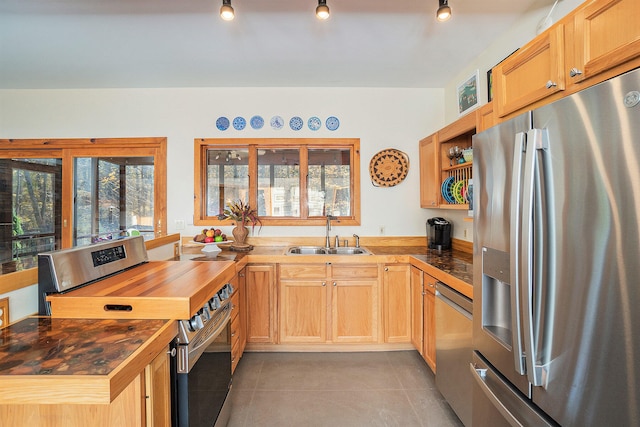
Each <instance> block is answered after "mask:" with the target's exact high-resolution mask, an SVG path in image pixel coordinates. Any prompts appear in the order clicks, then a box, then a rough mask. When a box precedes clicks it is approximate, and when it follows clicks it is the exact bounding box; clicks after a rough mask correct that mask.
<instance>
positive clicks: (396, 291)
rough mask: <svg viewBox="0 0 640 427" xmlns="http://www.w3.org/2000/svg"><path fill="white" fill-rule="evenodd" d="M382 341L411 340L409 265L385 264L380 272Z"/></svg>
mask: <svg viewBox="0 0 640 427" xmlns="http://www.w3.org/2000/svg"><path fill="white" fill-rule="evenodd" d="M382 289H383V298H382V300H383V320H384V342H388V343H398V342H407V343H408V342H410V341H411V319H412V318H411V266H410V265H409V264H387V265H385V266H384V268H383V273H382Z"/></svg>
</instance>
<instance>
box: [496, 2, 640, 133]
mask: <svg viewBox="0 0 640 427" xmlns="http://www.w3.org/2000/svg"><path fill="white" fill-rule="evenodd" d="M638 17H640V1H638V0H591V1H587V2H585V3H583V4H582V5H581V6H580V7H578V8H577V9H576V10H575V11H573V12H572V13H570V14H569V15H567V16H565V17H564V18H563V19H562V20H560V22H558V23H557V24H555V25H554V26H552V27H551V28H549V29H547V30H546V31H544V32H543V33H542V34H540V35H539V36H537V37H536V38H534V39H533V40H532V41H531V42H529V43H527V44H526V45H525V46H523V47H522V48H521V49H519V50H518V51H517V52H515V53H514V54H513V55H511V56H509V57H508V58H507V59H505V60H504V61H503V62H501V63H500V64H498V65H496V66H495V67H494V69H493V85H494V86H493V91H494V103H495V104H496V105H495V110H496V116H497V117H500V118H502V119H503V120H504V119H506V118H508V117H507V116H510V115H513V114H515V113H518V112H521V111H523V110H526V109H531V108H536V107H539V106H541V105H543V104H545V103H548V102H551V101H555V100H557V99H559V98H561V97H563V96H566V95H569V94H571V93H574V92H577V91H579V90H582V89H584V88H586V87H588V86H590V85H593V84H596V83H599V82H601V81H603V80H606V79H609V78H611V77H615V76H616V75H618V74H621V73H624V72H626V71H629V70H632V69H634V68H636V67H638V66H640V25H638V23H637V20H638Z"/></svg>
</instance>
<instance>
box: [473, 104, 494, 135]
mask: <svg viewBox="0 0 640 427" xmlns="http://www.w3.org/2000/svg"><path fill="white" fill-rule="evenodd" d="M476 114H477V116H476V120H477V122H476V132H478V133H480V132H482V131H484V130H487V129H489V128H490V127H492V126H493V125H495V124H496V119H495V116H494V114H493V101H491V102H488V103H486V104H484V105H483V106H482V107H480V108H479V109H478V110H477V112H476Z"/></svg>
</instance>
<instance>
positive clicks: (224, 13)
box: [220, 0, 236, 21]
mask: <svg viewBox="0 0 640 427" xmlns="http://www.w3.org/2000/svg"><path fill="white" fill-rule="evenodd" d="M235 16H236V15H235V13H234V11H233V8H232V7H231V0H222V7H221V8H220V18H222V19H224V20H225V21H231V20H232V19H233V18H235Z"/></svg>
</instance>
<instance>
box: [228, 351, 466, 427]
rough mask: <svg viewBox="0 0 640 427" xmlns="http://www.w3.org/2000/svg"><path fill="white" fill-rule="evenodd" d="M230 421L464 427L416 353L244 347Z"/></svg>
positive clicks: (237, 426) (263, 425)
mask: <svg viewBox="0 0 640 427" xmlns="http://www.w3.org/2000/svg"><path fill="white" fill-rule="evenodd" d="M232 405H233V406H232V413H231V420H230V422H229V426H231V427H253V426H260V427H268V426H278V427H284V426H304V427H313V426H319V427H320V426H331V427H343V426H344V427H357V426H367V427H371V426H399V427H400V426H402V427H411V426H421V427H447V426H454V427H462V423H461V422H460V421H459V420H458V418H457V417H456V415H455V413H454V412H453V411H452V410H451V408H450V407H449V405H448V404H447V402H446V401H445V400H444V398H443V397H442V395H441V394H440V393H439V392H438V390H437V388H436V384H435V377H434V375H433V373H432V372H431V370H430V369H429V367H428V366H427V365H426V364H425V362H424V361H423V360H422V358H421V357H420V355H419V354H418V353H417V352H416V351H394V352H367V353H245V355H244V356H243V358H242V360H241V361H240V364H239V365H238V369H237V370H236V373H235V375H234V379H233V394H232Z"/></svg>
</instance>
